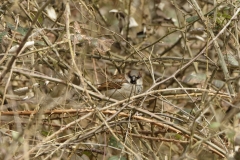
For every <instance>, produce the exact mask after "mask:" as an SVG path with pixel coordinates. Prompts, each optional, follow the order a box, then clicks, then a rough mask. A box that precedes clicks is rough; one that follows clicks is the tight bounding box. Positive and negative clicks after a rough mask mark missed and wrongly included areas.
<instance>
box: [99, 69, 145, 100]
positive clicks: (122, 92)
mask: <svg viewBox="0 0 240 160" xmlns="http://www.w3.org/2000/svg"><path fill="white" fill-rule="evenodd" d="M98 90H99V91H101V92H102V93H104V94H105V95H106V96H108V97H110V98H114V99H117V100H123V99H125V98H128V97H131V96H133V95H137V94H139V93H141V92H142V90H143V80H142V73H141V72H140V71H137V70H131V71H129V72H127V73H126V74H119V75H115V76H113V77H112V78H111V79H110V80H107V81H106V82H104V83H102V84H100V86H99V87H98Z"/></svg>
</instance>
